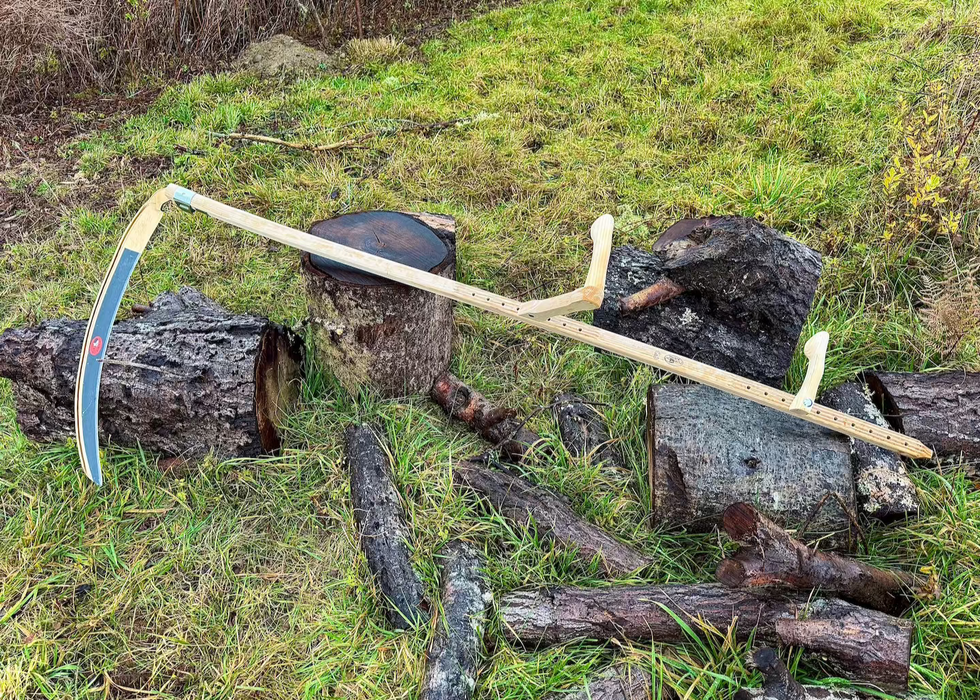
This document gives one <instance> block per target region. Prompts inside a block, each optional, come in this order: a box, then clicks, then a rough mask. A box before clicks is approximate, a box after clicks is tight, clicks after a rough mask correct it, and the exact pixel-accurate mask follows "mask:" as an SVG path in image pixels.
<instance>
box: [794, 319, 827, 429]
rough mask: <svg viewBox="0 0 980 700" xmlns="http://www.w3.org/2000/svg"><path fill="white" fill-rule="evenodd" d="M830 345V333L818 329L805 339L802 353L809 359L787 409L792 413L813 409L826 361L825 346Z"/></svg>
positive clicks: (807, 411) (806, 411)
mask: <svg viewBox="0 0 980 700" xmlns="http://www.w3.org/2000/svg"><path fill="white" fill-rule="evenodd" d="M828 345H830V333H828V332H827V331H820V332H819V333H816V334H814V336H813V337H812V338H810V339H809V340H808V341H806V344H805V345H804V346H803V354H804V355H806V357H807V359H808V360H810V363H809V365H808V366H807V368H806V377H804V378H803V384H802V385H801V386H800V390H799V391H798V392H796V396H794V397H793V403H792V404H790V407H789V410H790V411H792V412H793V413H809V412H810V411H812V410H813V405H814V403H815V402H816V400H817V390H818V389H819V388H820V380H821V379H823V370H824V366H825V364H826V361H827V346H828Z"/></svg>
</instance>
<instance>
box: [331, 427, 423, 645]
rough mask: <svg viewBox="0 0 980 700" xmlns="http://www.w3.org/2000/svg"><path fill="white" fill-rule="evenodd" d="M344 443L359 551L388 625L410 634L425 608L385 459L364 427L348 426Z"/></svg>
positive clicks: (370, 430)
mask: <svg viewBox="0 0 980 700" xmlns="http://www.w3.org/2000/svg"><path fill="white" fill-rule="evenodd" d="M344 440H345V442H346V448H347V469H348V471H349V473H350V490H351V500H352V501H353V505H354V520H355V521H356V523H357V531H358V536H359V538H360V543H361V549H362V550H363V551H364V556H365V558H366V559H367V564H368V569H370V570H371V574H372V576H373V577H374V580H375V582H376V583H377V585H378V588H379V589H380V590H381V595H382V598H383V601H384V602H383V607H384V609H385V614H386V616H387V617H388V622H389V623H390V624H391V626H392V627H394V628H395V629H410V628H412V627H415V626H416V625H417V624H419V623H420V622H422V621H423V620H425V619H426V618H427V617H428V609H429V608H428V603H426V601H425V598H424V594H423V590H422V581H421V580H420V579H419V576H418V574H417V573H416V571H415V569H414V568H413V567H412V560H411V550H410V548H409V530H408V526H407V525H406V523H405V514H404V509H403V508H402V504H401V497H400V496H399V493H398V490H397V488H396V487H395V481H394V476H393V474H392V472H391V464H390V462H389V460H388V455H387V453H386V452H385V450H384V448H383V447H382V445H381V442H380V441H379V439H378V434H377V432H376V431H375V429H374V428H372V427H371V426H370V425H352V426H348V427H347V428H346V429H345V430H344Z"/></svg>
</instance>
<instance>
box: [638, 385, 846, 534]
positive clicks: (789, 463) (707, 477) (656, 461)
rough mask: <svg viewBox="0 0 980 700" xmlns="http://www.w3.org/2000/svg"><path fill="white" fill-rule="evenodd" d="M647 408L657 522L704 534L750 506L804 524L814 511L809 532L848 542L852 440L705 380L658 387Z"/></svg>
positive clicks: (783, 522) (788, 522)
mask: <svg viewBox="0 0 980 700" xmlns="http://www.w3.org/2000/svg"><path fill="white" fill-rule="evenodd" d="M647 411H648V414H649V415H651V416H653V431H654V435H653V454H652V461H653V489H652V490H653V512H654V517H655V520H656V521H657V522H663V523H668V524H671V525H677V526H684V527H687V528H688V529H690V530H692V531H697V532H705V531H708V530H710V529H711V528H713V527H715V526H716V525H719V524H720V522H721V516H722V513H724V511H725V508H727V507H728V506H730V505H731V504H733V503H739V502H746V503H751V504H753V505H754V506H755V507H756V508H758V509H759V510H760V511H761V512H763V513H764V514H766V515H767V516H769V517H771V518H773V519H774V520H776V521H777V522H778V523H779V524H781V525H786V526H790V527H797V526H800V525H801V524H803V523H805V522H806V521H807V520H808V518H810V516H811V514H814V511H815V510H816V513H815V515H814V516H813V519H812V522H811V524H810V528H809V530H808V532H809V533H810V535H811V536H814V537H816V536H823V535H829V536H830V537H829V539H828V543H829V544H833V545H839V546H846V545H847V544H848V542H849V539H850V538H849V534H850V529H851V520H850V517H849V515H848V513H849V512H850V513H853V512H854V508H855V495H854V478H853V475H852V470H851V454H850V453H851V448H850V444H849V442H848V440H847V438H846V437H844V436H841V435H838V434H837V433H834V432H831V431H829V430H826V429H824V428H821V427H819V426H815V425H813V424H810V423H806V422H804V421H801V420H799V419H796V418H794V417H792V416H789V415H785V414H781V413H777V412H775V411H771V410H769V409H767V408H764V407H762V406H758V405H756V404H754V403H752V402H750V401H746V400H744V399H740V398H737V397H735V396H731V395H729V394H726V393H724V392H721V391H717V390H715V389H711V388H710V387H706V386H700V385H680V384H665V385H662V386H658V387H656V388H655V390H654V392H653V394H652V400H651V401H650V402H649V405H648V406H647ZM827 494H836V497H834V498H826V500H825V497H826V496H827ZM837 498H839V499H840V501H838V500H837ZM821 502H823V505H822V506H820V504H821ZM841 502H843V503H844V504H845V505H846V508H847V510H845V509H844V508H842V507H841ZM818 506H820V507H819V509H818Z"/></svg>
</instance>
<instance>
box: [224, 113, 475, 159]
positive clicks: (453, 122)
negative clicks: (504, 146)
mask: <svg viewBox="0 0 980 700" xmlns="http://www.w3.org/2000/svg"><path fill="white" fill-rule="evenodd" d="M492 116H494V115H492V114H487V113H485V112H481V113H480V114H477V115H476V116H473V117H460V118H459V119H450V120H448V121H441V122H427V123H425V124H420V123H418V122H408V123H404V124H400V125H398V126H396V127H389V128H386V129H375V130H374V131H369V132H367V133H364V134H361V135H360V136H354V137H352V138H349V139H343V140H341V141H334V142H333V143H320V144H316V143H304V142H302V141H286V140H284V139H279V138H276V137H274V136H263V135H262V134H247V133H243V132H239V131H231V132H228V133H224V134H221V133H214V132H211V135H212V136H214V137H216V138H220V139H229V140H233V141H252V142H254V143H267V144H270V145H273V146H282V147H283V148H293V149H295V150H298V151H308V152H311V153H327V152H330V151H340V150H343V149H345V148H362V147H363V146H362V144H364V143H366V142H368V141H371V140H372V139H376V138H382V137H384V136H394V135H395V134H432V133H436V132H439V131H444V130H446V129H451V128H453V127H456V126H466V125H468V124H475V123H476V122H480V121H483V120H484V119H489V118H491V117H492Z"/></svg>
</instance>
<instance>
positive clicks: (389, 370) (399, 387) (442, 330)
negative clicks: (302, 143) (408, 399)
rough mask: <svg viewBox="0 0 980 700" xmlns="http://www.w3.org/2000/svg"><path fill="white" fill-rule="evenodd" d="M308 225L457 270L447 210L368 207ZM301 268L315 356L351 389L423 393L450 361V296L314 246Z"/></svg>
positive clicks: (385, 254)
mask: <svg viewBox="0 0 980 700" xmlns="http://www.w3.org/2000/svg"><path fill="white" fill-rule="evenodd" d="M310 233H312V234H313V235H315V236H318V237H320V238H324V239H326V240H329V241H333V242H335V243H341V244H343V245H345V246H348V247H350V248H354V249H356V250H361V251H364V252H367V253H372V254H374V255H378V256H380V257H382V258H385V259H387V260H393V261H395V262H399V263H402V264H405V265H409V266H411V267H414V268H416V269H419V270H425V271H426V272H431V273H433V274H436V275H439V276H440V277H445V278H447V279H454V278H455V273H456V224H455V222H454V220H453V219H452V218H451V217H448V216H439V215H435V214H406V213H400V212H385V211H377V212H364V213H360V214H348V215H345V216H339V217H337V218H335V219H328V220H326V221H319V222H317V223H316V224H314V225H313V227H312V228H311V229H310ZM301 269H302V273H303V278H304V280H305V284H306V293H307V304H308V308H309V315H310V328H311V331H312V334H313V338H314V340H315V343H314V350H315V353H316V356H317V358H318V359H319V360H320V362H321V363H322V364H323V366H324V367H326V368H329V369H330V370H331V371H333V372H334V374H335V375H336V377H337V379H338V380H339V381H340V383H341V384H342V385H343V386H344V387H345V388H346V389H347V390H348V391H350V392H351V393H357V392H358V391H360V390H361V389H363V388H370V389H372V390H374V391H375V392H377V393H378V394H380V395H381V396H384V397H388V398H393V397H398V396H406V395H411V394H418V393H424V392H426V391H428V390H429V387H430V386H432V382H433V380H434V379H435V378H436V377H437V376H439V374H441V373H442V372H444V371H446V369H447V368H448V367H449V361H450V358H451V355H452V341H453V302H452V301H451V300H449V299H445V298H443V297H440V296H436V295H435V294H430V293H428V292H424V291H422V290H420V289H415V288H413V287H407V286H405V285H402V284H398V283H396V282H392V281H391V280H387V279H383V278H381V277H376V276H374V275H370V274H367V273H363V272H358V271H357V270H354V269H352V268H350V267H348V266H346V265H342V264H340V263H334V262H331V261H329V260H326V259H324V258H321V257H319V256H315V255H310V254H309V253H307V254H304V255H303V261H302V265H301Z"/></svg>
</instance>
